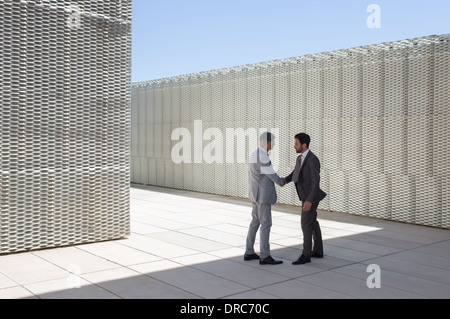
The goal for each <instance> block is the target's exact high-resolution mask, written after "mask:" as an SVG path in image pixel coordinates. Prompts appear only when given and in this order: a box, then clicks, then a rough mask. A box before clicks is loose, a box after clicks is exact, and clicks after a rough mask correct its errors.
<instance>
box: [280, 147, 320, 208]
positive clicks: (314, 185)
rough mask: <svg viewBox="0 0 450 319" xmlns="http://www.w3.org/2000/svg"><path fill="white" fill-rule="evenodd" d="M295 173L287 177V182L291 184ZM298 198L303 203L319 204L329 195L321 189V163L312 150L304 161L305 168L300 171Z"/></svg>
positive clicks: (297, 187)
mask: <svg viewBox="0 0 450 319" xmlns="http://www.w3.org/2000/svg"><path fill="white" fill-rule="evenodd" d="M293 175H294V172H292V173H291V174H290V175H289V176H288V177H286V182H288V183H290V182H291V181H292V177H293ZM295 187H296V189H297V194H298V198H299V199H300V200H301V201H302V202H306V201H308V202H311V203H318V202H320V201H321V200H322V199H324V198H325V197H326V196H327V194H326V193H325V192H324V191H322V190H321V189H320V162H319V159H318V158H317V156H316V155H314V153H313V152H311V150H310V151H309V152H308V154H307V155H306V158H305V159H304V160H303V166H302V168H301V170H300V173H299V177H298V183H295Z"/></svg>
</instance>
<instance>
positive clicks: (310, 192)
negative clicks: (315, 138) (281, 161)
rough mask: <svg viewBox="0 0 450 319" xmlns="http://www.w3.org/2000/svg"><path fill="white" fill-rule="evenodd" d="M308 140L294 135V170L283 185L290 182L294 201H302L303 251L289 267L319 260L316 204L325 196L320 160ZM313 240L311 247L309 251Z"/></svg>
mask: <svg viewBox="0 0 450 319" xmlns="http://www.w3.org/2000/svg"><path fill="white" fill-rule="evenodd" d="M310 141H311V138H310V137H309V135H308V134H305V133H300V134H297V135H296V136H295V144H294V147H295V150H296V151H297V153H298V154H300V156H298V158H297V161H296V164H295V169H294V171H293V172H292V173H291V174H290V175H289V176H287V177H286V178H285V182H286V183H290V182H292V181H293V182H294V183H295V187H296V189H297V194H298V198H299V199H300V201H301V202H302V214H301V226H302V232H303V252H302V254H301V255H300V257H299V258H298V259H297V260H296V261H294V262H293V263H292V264H294V265H301V264H306V263H309V262H311V257H315V258H323V242H322V232H321V230H320V225H319V222H318V221H317V207H318V206H319V202H320V201H321V200H323V199H324V198H325V196H327V194H326V193H325V192H324V191H322V190H321V189H320V161H319V159H318V158H317V156H316V155H314V153H313V152H311V151H310V149H309V144H310ZM313 239H314V248H313Z"/></svg>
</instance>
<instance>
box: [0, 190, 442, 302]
mask: <svg viewBox="0 0 450 319" xmlns="http://www.w3.org/2000/svg"><path fill="white" fill-rule="evenodd" d="M250 215H251V203H250V202H249V201H248V200H246V199H241V198H231V197H226V196H218V195H211V194H202V193H196V192H190V191H184V190H175V189H166V188H160V187H153V186H142V185H132V187H131V235H130V236H129V237H128V238H124V239H121V240H115V241H110V242H103V243H94V244H87V245H78V246H73V247H65V248H56V249H49V250H41V251H33V252H26V253H19V254H12V255H4V256H0V298H2V299H21V298H36V299H69V298H70V299H188V300H194V299H198V300H201V299H203V300H204V299H245V300H252V299H255V300H263V299H336V298H337V299H448V298H450V254H449V252H450V230H445V229H438V228H432V227H427V226H419V225H411V224H404V223H398V222H395V221H386V220H380V219H375V218H370V217H366V216H356V215H349V214H344V213H337V212H327V211H319V222H320V224H321V227H322V233H323V238H324V250H325V257H324V258H323V259H313V260H312V262H311V263H308V264H305V265H299V266H295V265H292V261H294V260H296V259H297V258H298V256H299V254H300V253H301V248H302V234H301V229H300V215H299V208H298V207H295V206H287V205H281V204H277V205H274V206H273V226H272V231H271V238H270V239H271V251H272V256H273V257H274V258H275V259H281V260H283V261H284V263H283V264H281V265H260V264H259V263H258V261H257V260H252V261H244V260H243V254H244V249H245V238H246V234H247V228H248V225H249V222H250ZM255 248H256V251H257V252H258V250H259V249H258V248H259V242H258V240H257V243H256V245H255Z"/></svg>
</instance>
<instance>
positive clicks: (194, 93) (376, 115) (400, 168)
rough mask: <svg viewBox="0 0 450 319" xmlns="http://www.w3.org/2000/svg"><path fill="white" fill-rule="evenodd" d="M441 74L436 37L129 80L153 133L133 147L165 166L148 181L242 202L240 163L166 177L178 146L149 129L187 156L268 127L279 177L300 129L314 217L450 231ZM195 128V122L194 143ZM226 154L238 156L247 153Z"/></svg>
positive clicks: (441, 47) (445, 38) (283, 192)
mask: <svg viewBox="0 0 450 319" xmlns="http://www.w3.org/2000/svg"><path fill="white" fill-rule="evenodd" d="M449 71H450V35H448V34H445V35H439V36H429V37H421V38H416V39H406V40H403V41H397V42H389V43H380V44H374V45H369V46H363V47H356V48H350V49H347V50H338V51H332V52H325V53H318V54H312V55H306V56H301V57H294V58H289V59H284V60H277V61H269V62H264V63H258V64H252V65H246V66H241V67H233V68H228V69H223V70H214V71H210V72H202V73H198V74H189V75H183V76H179V77H174V78H170V79H159V80H153V81H149V82H142V83H135V84H134V85H133V87H132V90H133V91H140V90H144V91H146V92H147V96H153V97H154V99H153V100H152V101H153V102H152V103H153V104H151V105H149V104H148V102H147V108H148V110H147V117H146V118H147V122H146V123H142V124H145V125H146V127H149V126H153V127H154V129H155V136H154V138H153V139H151V138H150V139H149V138H148V137H146V138H144V137H142V138H141V134H140V133H139V132H141V131H142V130H141V131H140V130H139V129H135V128H133V129H132V133H133V138H138V139H139V141H138V142H135V141H133V144H132V145H133V148H139V149H140V150H142V148H141V146H139V145H140V144H142V143H150V144H152V145H151V146H147V150H148V149H151V150H154V151H153V152H150V153H147V159H148V160H149V161H151V160H154V161H163V162H164V163H166V165H162V164H160V165H159V166H158V168H157V170H156V172H155V174H157V175H158V176H159V175H161V176H160V177H159V178H152V177H150V178H148V180H149V181H150V180H152V181H153V182H149V183H150V184H153V185H161V183H163V184H164V185H163V186H166V187H175V188H184V189H189V190H196V191H203V192H208V193H216V194H221V195H228V196H238V197H247V188H248V179H247V174H248V172H247V165H248V163H237V162H235V163H233V162H231V163H230V162H227V161H225V163H212V164H207V163H205V162H204V161H203V162H202V161H200V162H198V163H195V161H194V160H195V158H194V155H193V154H192V160H191V162H190V163H182V164H179V165H178V166H176V167H175V168H173V165H171V163H170V161H171V159H170V158H168V155H169V152H170V148H171V147H173V146H174V145H175V143H177V142H179V141H171V140H170V132H168V131H167V128H166V129H165V128H163V127H160V126H158V125H160V123H161V124H162V123H163V122H164V123H166V121H167V118H170V119H171V120H170V121H169V122H170V123H172V127H171V129H172V130H173V129H174V127H176V126H174V124H177V125H178V124H179V125H178V126H179V127H186V128H188V129H189V131H190V132H191V134H192V136H191V142H192V145H191V147H192V150H193V148H194V143H195V142H194V141H195V140H196V137H197V138H199V139H200V141H201V140H202V137H203V133H204V132H205V130H207V129H211V128H217V129H218V130H219V131H220V132H222V133H223V138H224V139H226V131H227V129H232V130H236V129H238V128H242V129H243V130H248V129H251V128H253V129H255V131H257V132H258V133H261V129H264V130H276V131H277V132H278V136H277V140H276V141H277V142H276V143H277V145H276V147H275V148H274V150H273V151H272V158H273V160H274V161H275V160H276V161H277V164H278V169H279V170H278V171H279V173H280V175H282V176H286V175H288V174H289V173H290V172H291V171H292V170H293V168H294V165H295V159H296V157H297V154H296V153H295V150H294V147H293V143H294V136H295V134H297V133H300V132H306V133H308V134H309V135H310V136H311V138H312V141H311V150H312V151H313V152H314V153H315V154H316V155H318V156H319V159H320V160H321V165H322V166H321V168H322V173H321V187H322V188H323V189H324V190H325V191H326V192H327V193H328V196H327V198H325V200H324V201H322V202H321V203H320V206H319V207H320V208H321V209H329V210H331V211H340V212H347V213H350V214H358V215H367V216H372V217H377V218H383V219H391V220H397V221H402V222H410V223H417V224H421V225H429V226H435V227H442V228H449V220H450V218H449V214H450V212H449V204H448V202H449V191H448V180H449V166H448V158H449V148H450V147H449V146H450V145H449V135H448V134H449V130H450V125H449V100H450V99H449V97H450V92H449V91H450V85H449V83H450V82H449V73H450V72H449ZM8 98H10V99H12V98H13V97H12V96H11V97H8ZM133 98H139V96H138V95H136V94H134V95H133ZM139 101H141V100H140V99H139ZM169 101H170V102H169ZM138 104H139V103H138ZM136 109H139V107H138V105H137V104H136V103H133V112H135V111H136ZM139 110H140V109H139ZM169 110H171V112H169ZM139 112H140V113H139V114H144V112H143V111H139ZM152 112H154V116H153V117H149V116H148V114H153V113H152ZM169 114H170V115H169ZM195 121H201V123H202V132H197V133H196V134H197V135H196V136H194V135H195V134H194V130H193V129H194V122H195ZM133 123H136V124H133V125H138V124H137V122H133ZM139 125H141V124H139ZM209 142H210V141H203V142H202V145H203V147H205V146H206V145H207V144H208V143H209ZM197 143H198V142H197ZM232 145H233V147H234V148H245V152H246V153H247V154H249V153H250V152H251V151H252V148H254V147H256V146H251V147H250V146H248V144H246V145H245V146H242V145H240V144H238V143H236V142H233V143H232ZM226 151H227V150H226V145H225V143H224V150H223V152H224V153H226ZM234 151H236V150H234ZM234 153H236V152H234ZM140 154H142V152H141V151H139V150H133V151H132V157H133V158H135V157H137V156H141V155H140ZM225 157H226V155H224V158H225ZM167 163H168V164H167ZM137 169H139V170H140V171H142V165H140V166H139V165H138V164H134V165H133V171H135V170H137ZM160 169H162V170H164V169H165V170H171V169H174V170H175V171H176V172H178V173H177V174H172V172H169V171H166V172H164V171H160ZM137 175H138V176H136V174H132V176H133V179H134V181H135V182H139V181H140V180H141V178H140V177H139V174H137ZM164 175H167V177H166V178H165V179H164V178H163V176H164ZM172 176H173V179H174V180H173V181H172ZM3 178H4V179H6V178H9V177H7V176H4V177H3ZM163 181H164V182H163ZM277 188H278V186H277ZM277 192H278V198H279V202H280V203H286V204H293V205H300V202H299V200H298V197H297V194H296V192H295V189H294V187H292V185H288V186H287V187H286V188H278V189H277Z"/></svg>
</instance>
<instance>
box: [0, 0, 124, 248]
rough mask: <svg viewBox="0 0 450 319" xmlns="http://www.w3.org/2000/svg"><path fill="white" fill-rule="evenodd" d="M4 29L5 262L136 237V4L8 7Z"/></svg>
mask: <svg viewBox="0 0 450 319" xmlns="http://www.w3.org/2000/svg"><path fill="white" fill-rule="evenodd" d="M0 30H1V31H0V90H1V91H0V101H1V106H0V114H1V117H0V149H1V154H0V227H1V228H0V254H5V253H13V252H21V251H28V250H34V249H43V248H53V247H59V246H67V245H73V244H82V243H90V242H97V241H104V240H111V239H116V238H121V237H123V236H126V235H128V234H129V227H130V226H129V179H130V178H129V175H130V173H129V168H130V164H129V163H130V143H129V140H130V133H129V132H130V131H131V129H130V123H131V121H130V116H131V115H130V105H131V84H130V65H131V64H130V52H131V1H124V0H111V1H103V0H102V1H100V0H99V1H68V0H41V1H35V0H29V1H24V0H22V1H11V0H6V1H1V2H0Z"/></svg>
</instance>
